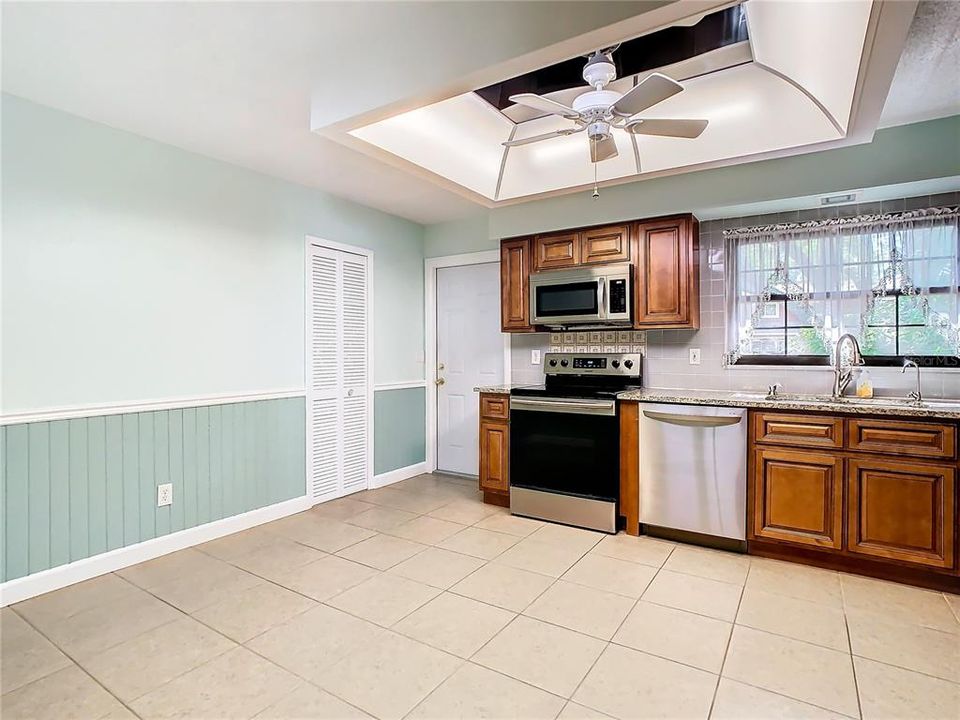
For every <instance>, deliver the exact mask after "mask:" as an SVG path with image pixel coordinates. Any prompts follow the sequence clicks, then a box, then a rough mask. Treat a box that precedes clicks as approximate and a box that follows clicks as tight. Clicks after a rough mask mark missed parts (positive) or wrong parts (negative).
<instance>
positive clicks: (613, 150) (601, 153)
mask: <svg viewBox="0 0 960 720" xmlns="http://www.w3.org/2000/svg"><path fill="white" fill-rule="evenodd" d="M618 154H619V153H618V151H617V141H616V140H614V139H613V135H607V136H606V137H605V138H603V139H602V140H591V141H590V160H591V161H593V162H595V163H598V162H602V161H604V160H609V159H610V158H614V157H616V156H617V155H618Z"/></svg>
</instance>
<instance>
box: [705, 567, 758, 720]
mask: <svg viewBox="0 0 960 720" xmlns="http://www.w3.org/2000/svg"><path fill="white" fill-rule="evenodd" d="M752 569H753V561H751V562H750V564H749V565H747V575H746V577H744V578H743V586H742V587H741V588H740V597H739V598H737V611H736V612H735V613H734V614H733V621H732V622H731V623H730V633H729V634H728V635H727V644H726V647H725V648H724V649H723V659H722V660H720V669H719V670H717V682H716V685H714V686H713V697H712V698H710V709H709V710H707V718H708V720H709V718H710V717H712V716H713V708H714V706H715V705H716V704H717V693H718V692H720V681H721V680H723V670H724V668H725V667H726V666H727V656H728V655H729V654H730V643H731V642H732V641H733V632H734V630H736V628H737V617H739V615H740V606H741V605H742V604H743V595H744V593H745V592H746V591H747V581H748V580H749V579H750V571H751V570H752Z"/></svg>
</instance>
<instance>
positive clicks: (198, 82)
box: [2, 0, 960, 223]
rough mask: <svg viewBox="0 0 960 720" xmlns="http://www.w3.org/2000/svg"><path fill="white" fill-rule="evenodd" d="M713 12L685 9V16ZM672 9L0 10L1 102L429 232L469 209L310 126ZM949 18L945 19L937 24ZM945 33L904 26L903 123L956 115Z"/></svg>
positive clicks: (527, 5)
mask: <svg viewBox="0 0 960 720" xmlns="http://www.w3.org/2000/svg"><path fill="white" fill-rule="evenodd" d="M926 4H927V3H923V4H922V5H921V7H923V5H926ZM930 4H931V5H932V4H933V3H930ZM945 4H946V5H951V4H952V3H945ZM958 4H960V3H958ZM717 5H718V0H684V7H685V8H693V9H694V10H696V8H698V7H703V8H704V9H708V10H709V9H711V8H712V7H716V6H717ZM676 7H678V3H677V2H674V1H672V0H647V1H646V2H642V1H640V2H591V3H570V2H501V3H495V4H491V3H486V2H482V1H481V2H450V3H433V2H383V3H379V2H378V3H370V2H366V3H365V2H356V3H353V2H343V3H340V2H337V3H322V2H316V3H310V2H263V3H244V2H223V3H200V2H197V3H186V2H148V3H127V2H104V3H53V2H3V3H2V62H3V68H2V89H3V90H4V91H5V92H9V93H12V94H14V95H18V96H20V97H24V98H27V99H29V100H32V101H34V102H38V103H41V104H44V105H48V106H50V107H54V108H57V109H60V110H63V111H66V112H69V113H73V114H76V115H79V116H81V117H85V118H89V119H91V120H94V121H97V122H102V123H105V124H107V125H110V126H112V127H116V128H119V129H122V130H127V131H130V132H133V133H137V134H139V135H143V136H145V137H149V138H153V139H155V140H159V141H161V142H166V143H170V144H172V145H176V146H178V147H182V148H184V149H187V150H190V151H193V152H197V153H200V154H203V155H207V156H211V157H215V158H218V159H221V160H224V161H227V162H231V163H234V164H237V165H240V166H243V167H247V168H251V169H253V170H257V171H260V172H264V173H267V174H270V175H273V176H276V177H280V178H283V179H286V180H290V181H293V182H297V183H301V184H304V185H307V186H311V187H316V188H319V189H322V190H325V191H328V192H331V193H333V194H336V195H339V196H342V197H346V198H349V199H352V200H355V201H357V202H361V203H364V204H366V205H370V206H373V207H377V208H380V209H383V210H385V211H387V212H391V213H394V214H397V215H400V216H403V217H407V218H410V219H412V220H415V221H418V222H422V223H432V222H439V221H443V220H447V219H452V218H455V217H461V216H464V215H467V214H469V213H470V212H472V211H475V209H476V204H475V203H474V202H472V201H471V200H469V199H467V198H464V197H463V196H461V195H459V194H456V193H454V192H451V191H450V190H448V189H444V188H443V187H441V186H439V185H437V184H435V183H433V182H430V181H429V180H427V179H423V178H420V177H415V176H412V175H410V174H408V173H406V172H404V171H403V170H401V169H398V168H397V167H396V166H395V165H393V164H390V163H389V162H384V161H382V160H380V159H377V158H375V157H370V156H367V155H365V154H363V153H359V152H357V151H356V150H354V149H352V148H350V147H346V146H344V145H341V144H338V143H336V142H333V141H331V140H329V139H328V138H326V137H323V136H321V135H319V134H317V133H314V132H311V130H310V125H311V112H312V113H313V117H314V123H316V121H317V119H318V118H321V119H322V120H323V121H324V122H328V123H337V122H341V121H344V120H346V119H348V118H356V117H358V116H362V115H364V113H367V114H368V115H369V114H371V113H374V114H375V112H377V111H378V109H379V110H380V111H382V110H384V109H385V108H386V109H387V110H389V111H390V112H389V113H386V114H395V113H396V112H398V111H400V110H407V109H411V108H412V107H415V106H418V105H424V104H428V103H429V102H435V101H436V100H439V99H442V98H443V97H453V96H454V95H457V94H459V93H462V92H464V91H465V90H468V89H471V88H473V87H479V86H482V85H484V84H489V83H490V82H494V81H496V80H498V79H503V78H506V77H511V76H514V75H516V74H519V73H520V72H524V71H527V70H530V69H533V68H534V67H537V66H542V65H545V64H550V63H551V62H556V61H559V60H561V59H564V58H566V57H571V56H575V55H577V54H579V45H583V44H586V45H591V44H594V45H597V46H599V45H600V44H602V43H601V42H600V39H602V38H608V37H610V35H609V33H610V32H611V30H610V28H611V27H619V26H617V25H614V24H615V23H621V24H623V23H625V22H632V20H633V19H635V17H634V16H638V15H640V14H641V13H642V14H643V15H644V17H645V18H647V17H649V18H654V17H657V18H659V17H661V15H660V14H661V13H669V12H674V14H676V10H672V8H676ZM493 8H495V12H494V11H492V9H493ZM951 10H952V11H954V14H953V21H954V22H955V20H956V16H955V10H956V7H954V8H952V9H951ZM944 13H946V15H947V16H950V12H947V11H943V10H942V9H941V10H937V11H936V12H934V13H933V14H939V15H940V16H941V17H942V16H943V14H944ZM650 22H653V20H651V21H650ZM952 27H953V28H954V29H953V30H952V31H950V32H952V33H953V34H952V35H948V34H946V33H945V28H944V25H943V24H942V23H940V22H932V23H925V24H922V23H920V22H919V21H918V22H917V23H915V25H914V33H915V34H916V35H917V37H912V38H911V41H912V42H913V43H915V44H916V47H917V48H918V50H917V51H915V52H914V53H913V54H908V55H907V56H905V58H904V61H903V62H902V63H901V68H900V69H899V70H898V73H897V81H896V84H895V87H894V89H893V91H891V103H892V102H893V99H894V98H896V97H898V96H899V94H900V91H901V88H900V86H901V85H903V84H907V85H908V86H910V89H914V88H915V87H916V86H917V85H918V84H920V86H921V87H922V88H923V90H924V91H923V92H917V93H916V96H915V97H910V98H908V100H907V101H905V102H904V103H903V105H904V107H905V108H906V109H909V111H910V112H913V113H914V114H916V115H918V116H922V115H923V114H924V113H930V112H933V113H938V114H941V115H942V114H950V113H951V112H958V111H960V110H958V108H957V107H956V104H957V103H956V98H955V96H954V98H953V100H950V98H947V101H946V105H944V102H943V98H941V97H939V94H938V93H934V92H932V91H931V90H930V88H931V84H932V85H937V84H944V80H943V76H942V75H934V76H933V77H931V73H930V72H929V66H930V61H929V59H925V58H924V57H923V54H922V52H921V51H922V50H923V49H924V48H925V45H924V42H923V37H925V34H935V35H937V36H938V37H939V38H940V39H939V40H938V41H937V42H938V43H939V47H941V48H942V49H943V50H942V52H941V53H940V54H939V55H938V56H937V57H938V58H941V59H942V58H944V57H946V58H947V59H949V57H950V55H949V53H951V52H952V53H953V57H954V58H955V57H956V32H957V31H956V26H955V25H954V26H952ZM605 33H606V35H605ZM622 36H625V35H621V37H622ZM574 44H575V45H577V46H578V47H577V49H572V45H574ZM534 61H536V63H537V64H532V63H534ZM904 63H907V66H906V68H905V67H904ZM911 67H912V68H913V71H912V73H911V71H910V68H911ZM948 67H949V63H948ZM921 71H922V72H921ZM918 73H919V74H918ZM953 91H954V92H956V83H953ZM934 96H936V97H935V98H934ZM951 102H952V103H953V104H952V106H951V104H950V103H951ZM944 107H946V110H945V109H944ZM951 107H952V110H951ZM929 116H931V115H929V114H927V115H926V117H929ZM897 117H899V116H897ZM884 120H885V122H886V121H887V120H888V117H887V113H885V116H884ZM899 121H900V120H895V121H893V122H888V123H887V124H896V122H899ZM907 121H909V119H908V120H903V122H907Z"/></svg>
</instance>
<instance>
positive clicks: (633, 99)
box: [610, 73, 683, 117]
mask: <svg viewBox="0 0 960 720" xmlns="http://www.w3.org/2000/svg"><path fill="white" fill-rule="evenodd" d="M682 90H683V85H681V84H680V83H678V82H677V81H676V80H671V79H670V78H668V77H667V76H666V75H661V74H660V73H653V74H652V75H649V76H647V77H646V78H644V79H643V82H641V83H640V84H639V85H637V86H636V87H635V88H632V89H631V90H630V91H629V92H627V93H626V94H625V95H624V96H623V97H622V98H620V99H619V100H617V101H616V102H615V103H614V104H613V105H611V106H610V109H611V110H612V111H613V112H614V114H616V115H623V116H624V117H630V116H631V115H636V114H637V113H638V112H643V111H644V110H646V109H647V108H649V107H653V106H654V105H656V104H657V103H661V102H663V101H664V100H666V99H667V98H668V97H673V96H674V95H676V94H677V93H678V92H681V91H682Z"/></svg>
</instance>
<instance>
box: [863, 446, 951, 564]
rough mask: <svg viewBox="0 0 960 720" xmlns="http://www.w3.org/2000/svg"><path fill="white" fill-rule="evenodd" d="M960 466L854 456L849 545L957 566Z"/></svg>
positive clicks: (908, 559)
mask: <svg viewBox="0 0 960 720" xmlns="http://www.w3.org/2000/svg"><path fill="white" fill-rule="evenodd" d="M955 476H956V469H955V468H954V467H952V466H949V465H925V464H922V463H917V462H898V461H893V460H883V459H864V460H860V459H855V460H850V461H849V469H848V472H847V483H848V488H847V502H848V509H847V513H848V517H847V549H848V550H849V551H850V552H853V553H859V554H862V555H872V556H874V557H878V558H885V559H889V560H901V561H905V562H910V563H917V564H919V565H926V566H932V567H939V568H952V567H954V555H953V546H954V538H955V533H956V527H955V524H954V505H955V502H956V498H955V492H956V482H955V481H956V477H955Z"/></svg>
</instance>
